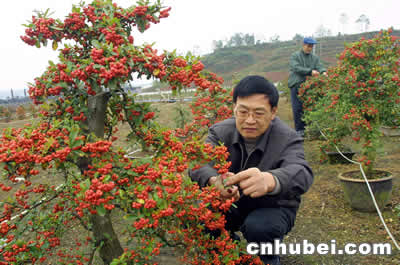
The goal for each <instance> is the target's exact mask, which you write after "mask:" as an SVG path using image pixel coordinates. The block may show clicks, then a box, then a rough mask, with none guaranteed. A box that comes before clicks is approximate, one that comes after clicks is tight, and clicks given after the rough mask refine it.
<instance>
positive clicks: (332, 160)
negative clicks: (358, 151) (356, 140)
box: [325, 151, 355, 164]
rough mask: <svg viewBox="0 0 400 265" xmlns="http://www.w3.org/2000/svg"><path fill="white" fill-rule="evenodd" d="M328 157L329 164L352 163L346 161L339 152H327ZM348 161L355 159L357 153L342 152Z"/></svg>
mask: <svg viewBox="0 0 400 265" xmlns="http://www.w3.org/2000/svg"><path fill="white" fill-rule="evenodd" d="M325 154H326V155H327V156H328V161H329V164H350V163H351V162H350V161H348V160H347V159H345V158H344V157H343V156H342V155H341V154H340V153H339V152H325ZM342 154H343V155H344V156H346V157H347V158H348V159H353V156H354V154H355V152H352V151H347V152H342Z"/></svg>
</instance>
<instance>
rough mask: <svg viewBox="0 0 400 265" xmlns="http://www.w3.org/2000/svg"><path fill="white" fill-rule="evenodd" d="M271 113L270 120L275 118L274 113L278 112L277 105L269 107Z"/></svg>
mask: <svg viewBox="0 0 400 265" xmlns="http://www.w3.org/2000/svg"><path fill="white" fill-rule="evenodd" d="M271 113H272V118H271V120H273V119H275V117H276V114H278V106H275V107H273V108H272V109H271Z"/></svg>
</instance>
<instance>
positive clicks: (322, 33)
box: [315, 24, 332, 38]
mask: <svg viewBox="0 0 400 265" xmlns="http://www.w3.org/2000/svg"><path fill="white" fill-rule="evenodd" d="M331 35H332V31H331V30H330V29H328V28H326V27H325V26H324V25H322V24H320V25H319V26H318V27H317V29H316V31H315V37H317V38H322V37H327V36H331Z"/></svg>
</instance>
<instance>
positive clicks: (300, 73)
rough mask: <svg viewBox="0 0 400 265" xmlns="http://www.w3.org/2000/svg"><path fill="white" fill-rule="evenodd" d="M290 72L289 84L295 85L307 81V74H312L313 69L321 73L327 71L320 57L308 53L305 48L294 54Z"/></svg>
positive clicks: (291, 59)
mask: <svg viewBox="0 0 400 265" xmlns="http://www.w3.org/2000/svg"><path fill="white" fill-rule="evenodd" d="M289 67H290V73H289V80H288V86H289V87H294V86H295V85H299V84H301V83H303V82H304V81H306V77H307V76H311V71H312V70H317V71H318V72H320V73H323V72H326V69H325V68H324V67H323V66H322V64H321V62H320V60H319V57H318V56H316V55H314V54H312V53H310V54H306V53H304V51H303V50H300V51H297V52H295V53H293V54H292V56H291V57H290V62H289Z"/></svg>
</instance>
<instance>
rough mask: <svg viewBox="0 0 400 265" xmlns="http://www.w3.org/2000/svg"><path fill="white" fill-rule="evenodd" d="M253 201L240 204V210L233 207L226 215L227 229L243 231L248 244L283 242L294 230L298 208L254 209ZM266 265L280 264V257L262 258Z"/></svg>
mask: <svg viewBox="0 0 400 265" xmlns="http://www.w3.org/2000/svg"><path fill="white" fill-rule="evenodd" d="M250 204H251V201H247V202H244V203H241V202H239V203H238V208H234V207H231V209H230V210H229V211H228V212H227V213H226V214H225V217H226V221H227V222H226V229H227V230H229V231H232V232H234V231H239V230H240V231H241V232H242V233H243V236H244V238H245V239H246V240H247V242H248V243H250V242H255V243H274V240H275V239H279V240H282V239H283V237H284V235H286V234H287V233H288V232H290V230H291V229H292V227H293V225H294V222H295V219H296V212H297V208H285V207H279V208H254V205H250ZM260 258H261V260H262V261H263V262H264V264H270V265H275V264H280V262H279V256H277V255H270V256H267V255H265V256H260Z"/></svg>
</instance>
